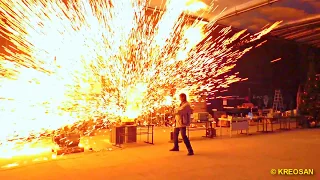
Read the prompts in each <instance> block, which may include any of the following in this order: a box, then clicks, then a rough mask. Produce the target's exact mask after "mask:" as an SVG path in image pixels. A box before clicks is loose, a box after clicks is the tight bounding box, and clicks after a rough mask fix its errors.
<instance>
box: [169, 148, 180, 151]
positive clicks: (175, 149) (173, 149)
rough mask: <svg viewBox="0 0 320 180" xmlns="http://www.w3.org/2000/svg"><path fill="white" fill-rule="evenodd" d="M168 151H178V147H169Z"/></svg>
mask: <svg viewBox="0 0 320 180" xmlns="http://www.w3.org/2000/svg"><path fill="white" fill-rule="evenodd" d="M170 151H179V149H178V148H172V149H170Z"/></svg>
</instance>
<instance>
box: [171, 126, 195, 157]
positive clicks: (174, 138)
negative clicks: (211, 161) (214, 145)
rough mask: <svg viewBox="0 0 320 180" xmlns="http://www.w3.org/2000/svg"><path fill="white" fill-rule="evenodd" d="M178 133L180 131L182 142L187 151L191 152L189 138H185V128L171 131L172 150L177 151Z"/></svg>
mask: <svg viewBox="0 0 320 180" xmlns="http://www.w3.org/2000/svg"><path fill="white" fill-rule="evenodd" d="M179 131H181V136H182V139H183V142H184V144H185V145H186V147H187V149H188V151H189V152H193V150H192V147H191V144H190V141H189V138H188V136H187V128H186V127H180V128H174V131H173V143H174V149H179V142H178V137H179Z"/></svg>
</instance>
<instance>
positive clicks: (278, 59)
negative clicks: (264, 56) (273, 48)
mask: <svg viewBox="0 0 320 180" xmlns="http://www.w3.org/2000/svg"><path fill="white" fill-rule="evenodd" d="M281 59H282V58H277V59H274V60H272V61H270V63H275V62H278V61H280V60H281Z"/></svg>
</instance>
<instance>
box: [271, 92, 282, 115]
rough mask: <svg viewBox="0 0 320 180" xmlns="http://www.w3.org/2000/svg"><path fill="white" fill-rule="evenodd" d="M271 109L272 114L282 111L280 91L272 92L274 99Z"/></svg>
mask: <svg viewBox="0 0 320 180" xmlns="http://www.w3.org/2000/svg"><path fill="white" fill-rule="evenodd" d="M272 109H273V111H274V112H277V111H280V112H282V111H283V110H284V108H283V99H282V95H281V91H280V90H275V92H274V99H273V106H272Z"/></svg>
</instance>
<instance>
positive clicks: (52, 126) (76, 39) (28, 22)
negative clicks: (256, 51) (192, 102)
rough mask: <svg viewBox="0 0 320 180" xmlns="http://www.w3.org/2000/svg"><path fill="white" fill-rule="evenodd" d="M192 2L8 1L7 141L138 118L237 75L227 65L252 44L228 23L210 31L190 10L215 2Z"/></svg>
mask: <svg viewBox="0 0 320 180" xmlns="http://www.w3.org/2000/svg"><path fill="white" fill-rule="evenodd" d="M194 2H195V3H192V1H187V0H180V1H179V0H171V1H167V2H166V4H165V10H164V11H162V12H160V13H159V14H156V12H153V14H152V15H147V9H148V7H147V5H148V3H147V1H145V0H142V1H130V0H109V1H92V2H90V1H89V0H82V1H76V2H72V1H71V0H69V1H67V2H63V1H61V0H60V1H59V0H58V1H56V0H40V1H33V0H25V1H13V0H7V1H1V2H0V11H1V14H0V23H1V34H2V35H3V36H4V37H5V38H6V39H8V40H9V41H10V43H9V46H7V47H5V50H6V53H5V54H2V56H1V59H0V117H1V126H0V133H1V134H0V142H5V143H8V142H6V141H8V140H10V141H11V140H13V141H15V140H17V139H21V140H26V138H28V137H29V136H30V134H32V135H33V136H35V137H39V136H40V135H41V134H44V133H47V132H48V133H50V131H51V130H56V129H58V128H61V127H63V126H65V125H72V124H74V123H76V122H77V123H79V122H84V121H88V120H97V119H98V118H99V117H104V119H103V120H108V121H116V120H118V119H119V117H125V118H129V119H133V118H136V117H138V116H139V115H141V114H143V113H145V112H149V111H152V110H154V109H157V108H159V107H160V106H162V105H164V104H166V105H167V104H168V103H173V102H174V100H173V99H170V98H168V97H175V95H176V93H178V91H179V90H181V89H183V88H185V87H187V89H188V93H190V94H194V93H195V92H203V91H204V90H205V91H206V92H209V93H214V92H216V91H220V90H223V89H225V88H227V87H228V85H229V84H231V83H233V82H237V81H240V80H241V79H240V78H239V77H237V73H231V72H230V71H231V70H232V68H233V67H234V66H235V62H236V61H237V60H238V59H239V58H240V57H241V56H242V55H243V54H244V53H246V52H247V51H249V50H250V49H251V47H249V48H247V49H245V50H243V51H239V50H237V49H236V48H234V47H233V46H231V45H232V43H233V42H234V41H236V40H237V39H239V37H240V36H241V35H243V34H244V33H245V31H241V32H239V33H236V34H235V35H233V36H231V37H228V36H227V35H228V34H229V33H230V32H231V28H224V29H223V30H222V31H220V32H219V36H218V37H217V38H216V39H214V40H212V39H211V38H208V39H204V38H205V37H207V36H208V35H209V34H210V33H212V31H214V28H213V24H214V23H213V22H212V23H204V22H203V21H201V20H200V19H197V20H194V21H193V20H192V21H191V20H188V16H187V15H186V14H185V13H187V12H196V11H199V10H201V9H203V8H205V9H206V10H208V9H210V7H208V6H205V5H204V3H202V2H200V1H194ZM71 4H72V5H71ZM193 6H194V7H193ZM277 25H278V23H275V24H274V25H272V26H270V27H269V28H268V29H266V30H263V31H261V32H260V33H257V34H255V35H248V37H249V41H254V40H256V39H258V38H260V37H261V36H262V35H264V34H266V33H268V32H270V31H271V29H273V28H275V27H276V26H277ZM199 43H200V44H199ZM140 86H141V87H140ZM132 87H134V88H136V89H139V88H140V90H135V91H133V92H134V93H132V92H131V93H130V92H129V91H130V88H132ZM174 90H177V91H176V92H175V91H174ZM128 92H129V93H128ZM136 92H139V93H136ZM131 94H135V96H139V97H133V96H131ZM1 154H3V153H2V152H1ZM4 154H5V153H4Z"/></svg>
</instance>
